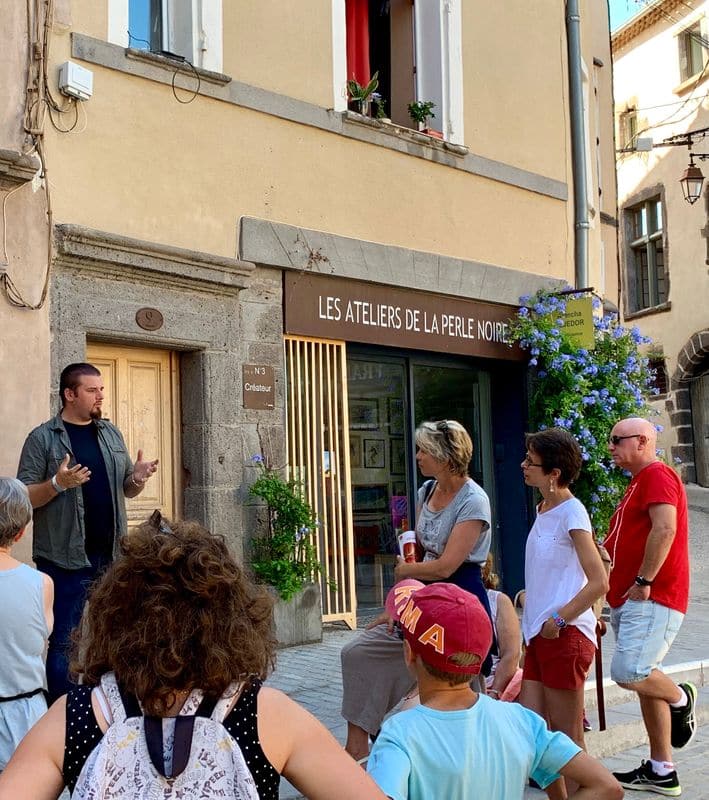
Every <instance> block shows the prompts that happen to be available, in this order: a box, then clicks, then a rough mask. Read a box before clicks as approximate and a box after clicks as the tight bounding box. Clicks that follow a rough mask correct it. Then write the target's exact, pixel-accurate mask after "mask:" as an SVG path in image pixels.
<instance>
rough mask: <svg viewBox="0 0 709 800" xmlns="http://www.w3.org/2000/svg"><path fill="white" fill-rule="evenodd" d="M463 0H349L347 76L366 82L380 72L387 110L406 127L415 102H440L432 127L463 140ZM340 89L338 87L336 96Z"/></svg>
mask: <svg viewBox="0 0 709 800" xmlns="http://www.w3.org/2000/svg"><path fill="white" fill-rule="evenodd" d="M461 2H462V0H345V3H344V5H345V13H344V18H345V26H346V61H347V66H346V74H347V79H351V78H354V79H355V80H357V82H358V83H360V84H363V85H364V84H366V83H367V82H368V81H369V78H370V77H371V76H372V75H374V74H375V73H378V78H379V89H378V92H379V94H380V95H381V97H382V101H383V111H384V115H385V116H386V117H388V118H390V119H391V120H392V122H394V123H397V124H399V125H402V126H405V127H414V123H413V122H412V120H411V117H410V116H409V112H408V104H409V103H412V102H414V101H422V102H426V101H428V102H431V103H434V108H433V114H434V115H435V116H433V118H432V119H430V120H429V123H428V127H429V128H431V129H433V130H435V131H439V132H440V133H442V135H443V138H445V139H446V140H448V141H451V142H455V143H457V144H463V143H464V134H463V64H462V10H461ZM338 5H339V2H338V0H334V3H333V15H334V16H335V17H338V16H339V14H338V13H336V12H337V9H338ZM343 57H345V56H344V54H343ZM339 74H341V70H338V68H337V65H336V66H335V75H336V76H338V75H339ZM336 79H337V78H336ZM337 93H338V88H337V87H336V91H335V94H336V97H337ZM336 107H337V104H336Z"/></svg>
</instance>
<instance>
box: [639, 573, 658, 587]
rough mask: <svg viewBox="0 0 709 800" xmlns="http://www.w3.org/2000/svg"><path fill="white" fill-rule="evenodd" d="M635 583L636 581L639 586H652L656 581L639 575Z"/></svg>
mask: <svg viewBox="0 0 709 800" xmlns="http://www.w3.org/2000/svg"><path fill="white" fill-rule="evenodd" d="M635 583H636V584H637V585H638V586H652V584H653V583H654V581H649V580H648V579H647V578H643V576H642V575H638V576H637V577H636V578H635Z"/></svg>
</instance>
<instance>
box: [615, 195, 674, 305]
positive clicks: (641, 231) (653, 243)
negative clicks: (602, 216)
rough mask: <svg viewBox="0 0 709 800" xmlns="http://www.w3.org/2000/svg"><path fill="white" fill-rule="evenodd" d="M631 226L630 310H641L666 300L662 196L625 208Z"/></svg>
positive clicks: (629, 237) (629, 234)
mask: <svg viewBox="0 0 709 800" xmlns="http://www.w3.org/2000/svg"><path fill="white" fill-rule="evenodd" d="M625 213H626V224H627V226H628V251H627V278H628V295H627V296H628V305H629V308H628V310H629V311H630V312H633V311H642V310H644V309H649V308H654V307H656V306H659V305H662V304H663V303H665V302H667V272H666V266H665V251H664V243H663V222H662V200H661V198H660V197H659V196H656V197H652V198H650V199H648V200H645V201H643V202H642V203H638V204H637V205H635V206H631V207H630V208H627V209H626V212H625Z"/></svg>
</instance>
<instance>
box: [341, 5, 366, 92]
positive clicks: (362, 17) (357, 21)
mask: <svg viewBox="0 0 709 800" xmlns="http://www.w3.org/2000/svg"><path fill="white" fill-rule="evenodd" d="M345 14H346V24H347V79H348V80H349V79H350V78H354V79H355V80H356V81H357V82H358V83H361V84H366V83H368V82H369V78H370V72H369V0H345Z"/></svg>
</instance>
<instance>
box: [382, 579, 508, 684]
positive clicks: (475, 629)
mask: <svg viewBox="0 0 709 800" xmlns="http://www.w3.org/2000/svg"><path fill="white" fill-rule="evenodd" d="M386 609H387V611H388V612H389V614H390V615H391V616H392V617H393V618H394V619H396V620H398V621H399V624H400V625H401V628H402V630H403V632H404V637H405V639H406V641H407V642H408V643H409V645H410V647H411V649H412V650H413V651H414V653H416V654H417V655H420V656H421V660H422V661H424V662H425V663H426V664H428V665H429V666H431V667H435V668H436V669H440V670H442V671H443V672H457V673H463V674H466V675H477V674H478V673H479V672H480V667H481V666H482V663H483V661H484V660H485V657H486V656H487V654H488V651H489V650H490V646H491V645H492V623H491V622H490V617H489V616H488V614H487V612H486V611H485V609H484V608H483V605H482V603H481V602H480V601H479V600H478V598H477V597H475V595H473V594H471V593H470V592H466V591H465V590H464V589H461V588H460V587H459V586H456V585H455V584H453V583H431V584H429V585H428V586H425V585H424V584H422V583H421V582H420V581H417V580H414V579H413V578H407V579H406V580H403V581H400V582H399V583H397V584H396V586H394V587H393V589H392V590H391V591H390V592H389V594H388V595H387V599H386Z"/></svg>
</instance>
